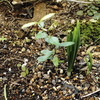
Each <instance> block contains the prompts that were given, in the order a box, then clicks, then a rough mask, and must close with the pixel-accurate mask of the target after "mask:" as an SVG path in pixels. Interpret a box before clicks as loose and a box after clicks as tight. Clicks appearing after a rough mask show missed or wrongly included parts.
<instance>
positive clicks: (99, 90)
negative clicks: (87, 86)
mask: <svg viewBox="0 0 100 100" xmlns="http://www.w3.org/2000/svg"><path fill="white" fill-rule="evenodd" d="M97 92H100V89H98V90H96V91H94V92H92V93H89V94H87V95H84V96H82V97H81V99H83V98H85V97H88V96H90V95H92V94H95V93H97Z"/></svg>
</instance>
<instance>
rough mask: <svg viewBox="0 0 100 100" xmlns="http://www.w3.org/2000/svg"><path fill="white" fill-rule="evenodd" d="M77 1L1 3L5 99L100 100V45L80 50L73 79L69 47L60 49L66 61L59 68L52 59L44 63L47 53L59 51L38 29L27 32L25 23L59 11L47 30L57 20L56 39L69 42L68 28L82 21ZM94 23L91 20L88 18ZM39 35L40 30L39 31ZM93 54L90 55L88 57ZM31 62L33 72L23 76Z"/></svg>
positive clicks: (0, 73)
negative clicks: (39, 35) (89, 65)
mask: <svg viewBox="0 0 100 100" xmlns="http://www.w3.org/2000/svg"><path fill="white" fill-rule="evenodd" d="M77 10H79V6H78V4H77V3H71V4H70V3H62V4H61V3H53V2H50V1H49V2H48V1H47V2H40V3H32V2H31V3H25V4H17V5H13V6H11V5H9V4H8V3H4V2H1V3H0V37H2V36H3V37H5V38H6V39H5V40H4V41H3V40H2V41H0V100H100V44H96V43H95V44H94V43H90V44H89V45H88V46H82V45H81V46H80V49H79V51H78V55H77V58H76V61H75V62H76V63H75V68H74V72H73V73H72V75H71V76H70V77H68V76H67V74H66V72H67V67H68V64H67V63H68V62H67V57H66V55H65V51H64V48H59V50H58V52H57V55H58V57H60V59H61V60H64V62H63V63H61V64H59V66H58V67H55V66H54V65H53V64H52V62H51V61H50V60H48V61H45V62H42V63H39V62H38V61H37V58H38V57H39V56H40V55H41V52H40V51H41V50H43V49H46V48H49V49H50V48H53V46H50V45H47V43H45V42H44V41H43V40H39V41H36V40H35V34H33V33H32V31H33V30H36V29H37V28H36V27H34V26H33V27H30V28H28V29H27V30H22V29H21V27H22V25H24V24H25V23H28V22H33V21H39V20H40V19H41V18H42V17H43V16H45V15H46V14H48V13H56V15H55V16H54V17H52V18H51V19H50V20H48V21H46V27H48V26H50V24H51V23H52V22H54V21H57V22H58V24H59V25H58V26H57V27H56V29H55V30H53V31H52V32H51V34H52V35H54V36H57V37H59V38H60V40H61V41H64V37H65V36H66V35H67V34H68V32H67V31H66V30H67V29H68V27H69V26H70V25H71V24H73V23H74V21H75V20H76V19H80V20H82V19H84V17H78V16H77V15H76V11H77ZM85 19H87V20H89V17H85ZM36 31H39V30H38V29H37V30H36ZM87 51H91V52H92V55H93V67H92V71H91V72H90V74H89V75H86V69H87V66H86V63H85V61H84V56H86V55H87V54H86V52H87ZM87 56H88V55H87ZM25 63H26V68H27V69H28V74H27V75H26V76H25V77H22V75H21V73H22V72H24V71H23V70H22V68H21V66H22V65H23V64H25Z"/></svg>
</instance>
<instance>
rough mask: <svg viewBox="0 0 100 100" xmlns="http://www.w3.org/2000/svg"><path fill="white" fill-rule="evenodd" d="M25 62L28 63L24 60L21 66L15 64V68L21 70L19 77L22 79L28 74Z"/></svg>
mask: <svg viewBox="0 0 100 100" xmlns="http://www.w3.org/2000/svg"><path fill="white" fill-rule="evenodd" d="M27 62H28V60H27V59H24V63H23V64H22V65H21V64H17V67H21V70H22V72H21V76H22V77H25V76H26V75H27V74H28V73H29V70H28V68H27V67H26V65H27Z"/></svg>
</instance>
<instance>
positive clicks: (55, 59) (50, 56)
mask: <svg viewBox="0 0 100 100" xmlns="http://www.w3.org/2000/svg"><path fill="white" fill-rule="evenodd" d="M40 38H44V40H45V41H46V42H47V43H49V44H52V45H55V48H54V49H53V50H51V51H50V50H42V51H41V53H42V54H44V56H41V57H38V61H39V62H43V61H46V60H47V59H51V60H52V62H53V64H54V65H55V66H56V67H57V66H58V64H59V63H60V62H61V61H59V59H58V57H57V56H56V55H55V53H56V50H57V49H58V48H59V47H60V46H62V47H67V46H70V45H73V44H74V42H62V43H60V42H59V39H58V38H57V37H54V36H49V35H47V34H46V33H43V32H41V33H40V32H39V33H38V34H37V35H36V39H40Z"/></svg>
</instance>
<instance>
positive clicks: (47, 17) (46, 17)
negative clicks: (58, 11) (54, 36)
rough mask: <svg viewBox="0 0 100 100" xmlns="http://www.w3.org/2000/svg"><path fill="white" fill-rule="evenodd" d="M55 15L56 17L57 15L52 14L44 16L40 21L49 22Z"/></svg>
mask: <svg viewBox="0 0 100 100" xmlns="http://www.w3.org/2000/svg"><path fill="white" fill-rule="evenodd" d="M54 15H55V13H50V14H48V15H46V16H44V17H43V18H42V19H41V20H40V22H41V21H44V20H47V19H49V18H50V17H52V16H54Z"/></svg>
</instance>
